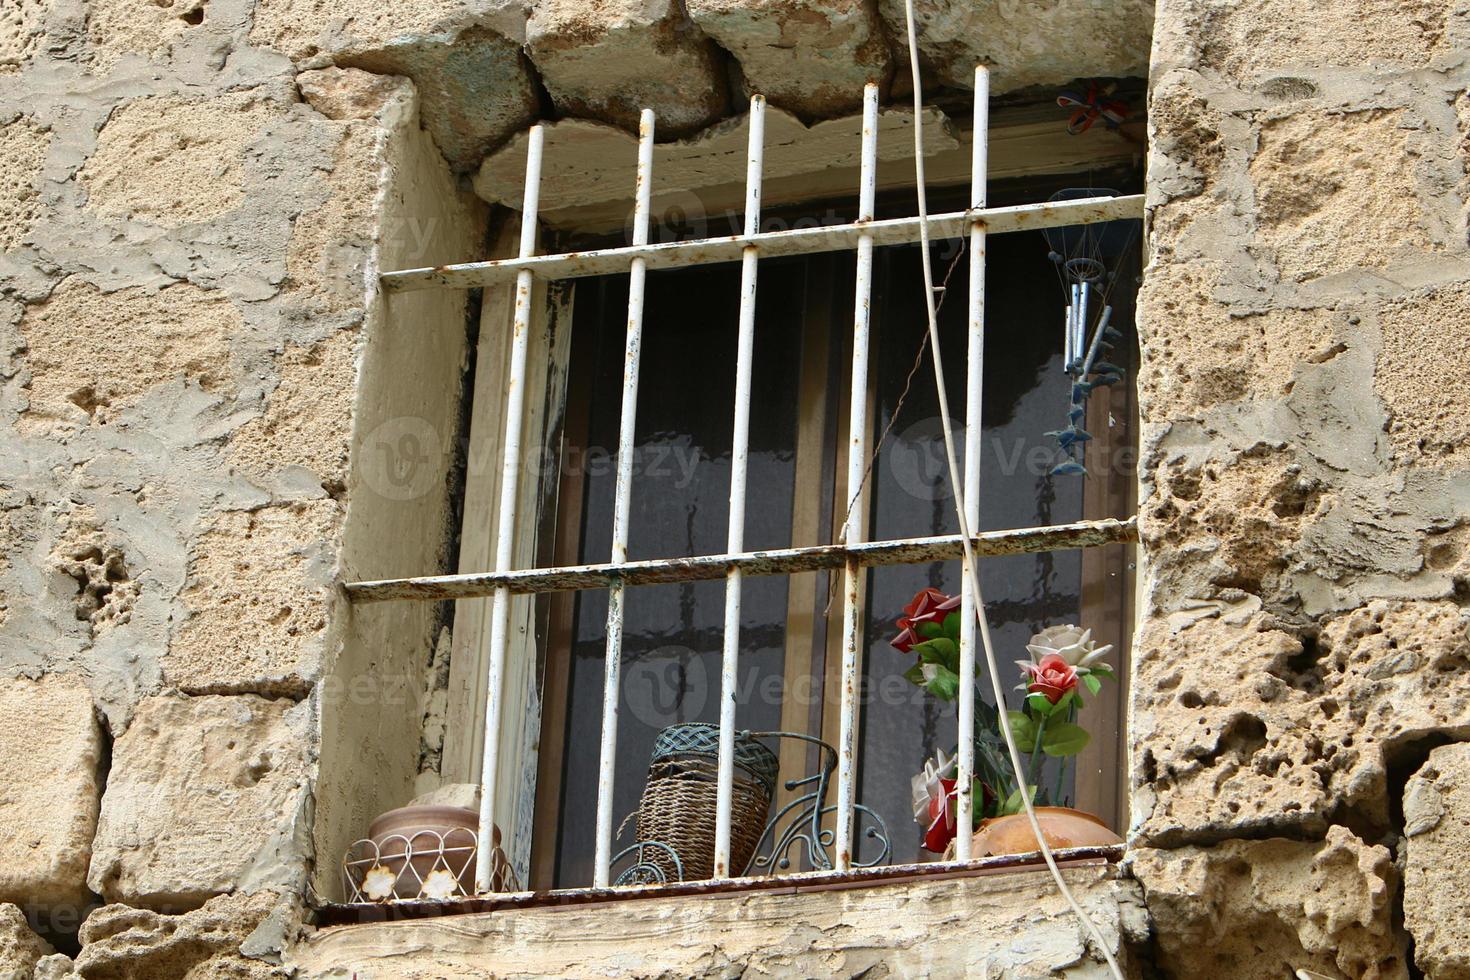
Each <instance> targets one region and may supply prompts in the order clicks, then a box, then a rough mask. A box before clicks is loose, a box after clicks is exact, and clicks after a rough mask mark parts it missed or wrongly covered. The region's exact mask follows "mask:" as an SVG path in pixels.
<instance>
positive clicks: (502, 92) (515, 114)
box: [339, 25, 541, 171]
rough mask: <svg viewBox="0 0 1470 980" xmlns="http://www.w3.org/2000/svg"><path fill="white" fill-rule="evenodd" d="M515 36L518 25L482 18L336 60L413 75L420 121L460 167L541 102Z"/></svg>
mask: <svg viewBox="0 0 1470 980" xmlns="http://www.w3.org/2000/svg"><path fill="white" fill-rule="evenodd" d="M517 26H518V27H519V25H517ZM518 37H520V32H519V31H518V32H517V33H516V34H514V35H512V36H509V37H508V36H506V35H505V34H502V33H500V32H498V31H497V30H495V29H494V28H492V27H490V26H488V25H475V26H471V27H467V28H465V29H464V30H462V31H460V32H459V33H457V34H453V35H449V36H442V37H440V36H436V37H433V38H430V39H427V40H424V39H405V40H400V41H397V42H395V43H392V44H389V45H386V46H384V47H382V48H377V49H372V50H363V51H359V52H355V53H347V54H343V55H341V56H340V57H339V61H341V62H342V63H343V64H348V65H355V66H357V67H359V68H366V69H367V70H369V71H373V72H378V73H381V74H395V75H407V76H408V77H410V78H412V79H413V80H414V83H415V84H416V85H417V86H418V91H419V111H420V112H421V113H422V114H423V119H424V127H425V128H426V129H428V131H429V133H430V134H431V135H432V136H433V137H434V142H435V143H437V144H438V145H439V150H440V152H442V153H443V154H444V156H445V158H446V159H447V160H448V161H449V162H450V165H451V166H453V167H454V169H456V170H459V171H466V170H472V169H474V168H475V167H477V166H479V164H480V160H481V159H483V158H484V156H485V154H486V153H487V152H489V151H490V150H492V149H494V148H495V147H496V146H497V145H499V144H500V143H503V142H504V141H505V140H507V139H509V138H510V137H511V136H512V135H514V134H515V133H517V132H519V131H520V130H522V129H524V128H526V127H527V126H529V125H530V124H531V123H532V122H534V121H535V119H536V116H537V114H538V113H539V111H540V109H541V100H540V96H539V94H538V93H537V90H536V81H535V78H534V75H533V73H532V71H531V65H530V62H529V61H528V60H527V59H526V56H525V55H524V54H523V53H522V52H521V44H522V42H521V41H520V40H518V39H517V38H518Z"/></svg>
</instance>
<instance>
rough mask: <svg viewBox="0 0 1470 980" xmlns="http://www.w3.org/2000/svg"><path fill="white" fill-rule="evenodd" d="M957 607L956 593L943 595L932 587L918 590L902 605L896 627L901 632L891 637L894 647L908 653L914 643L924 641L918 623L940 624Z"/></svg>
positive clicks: (958, 604)
mask: <svg viewBox="0 0 1470 980" xmlns="http://www.w3.org/2000/svg"><path fill="white" fill-rule="evenodd" d="M959 607H960V597H959V596H957V595H945V594H944V593H943V592H940V591H939V590H938V589H933V588H930V589H922V590H920V591H919V593H918V595H916V596H914V598H913V600H912V601H911V602H909V604H908V605H907V606H904V607H903V615H902V616H900V617H899V619H898V628H899V630H900V631H901V632H900V633H899V634H898V636H896V637H894V638H893V647H894V649H897V650H901V651H902V652H904V653H908V652H909V651H910V650H912V649H913V647H914V644H915V643H922V642H924V641H923V640H922V639H921V638H920V636H919V631H918V627H919V624H920V623H941V624H942V623H943V622H944V617H946V616H948V615H949V614H950V612H951V611H953V610H955V609H958V608H959Z"/></svg>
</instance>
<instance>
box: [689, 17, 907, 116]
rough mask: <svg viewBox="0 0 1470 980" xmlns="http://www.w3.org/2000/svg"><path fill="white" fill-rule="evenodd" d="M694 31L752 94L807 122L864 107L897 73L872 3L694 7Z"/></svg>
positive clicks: (880, 22)
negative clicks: (732, 65)
mask: <svg viewBox="0 0 1470 980" xmlns="http://www.w3.org/2000/svg"><path fill="white" fill-rule="evenodd" d="M685 6H686V7H687V8H688V10H689V16H690V17H691V18H692V19H693V20H694V23H695V24H696V25H697V26H698V27H699V28H700V30H702V31H704V33H706V34H708V35H709V36H710V37H712V38H714V39H715V40H716V41H717V42H719V44H720V45H721V46H722V47H723V48H724V49H725V50H726V51H729V52H730V53H731V54H732V55H734V56H735V59H736V60H737V61H739V62H740V68H741V71H743V72H744V74H745V81H746V85H747V87H748V88H749V89H750V91H751V92H758V93H760V94H761V95H764V96H765V97H766V99H767V100H768V101H770V103H771V104H772V105H778V106H780V107H781V108H783V109H787V110H790V111H791V112H794V113H796V114H797V115H799V116H803V117H805V118H808V119H812V118H823V117H829V116H837V115H842V114H844V113H849V112H853V111H856V110H858V109H860V108H861V107H862V104H863V85H864V84H865V83H867V82H870V81H872V82H879V83H883V82H885V81H886V80H887V78H888V76H889V74H890V73H891V71H892V67H891V58H890V56H889V51H888V41H887V39H886V38H885V37H884V35H883V25H882V21H881V20H880V19H879V17H878V10H877V5H876V4H875V3H873V2H872V0H817V2H810V3H801V4H792V3H788V2H785V0H755V2H750V0H688V2H687V3H686V4H685Z"/></svg>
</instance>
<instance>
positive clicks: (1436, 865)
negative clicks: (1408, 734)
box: [1404, 742, 1470, 980]
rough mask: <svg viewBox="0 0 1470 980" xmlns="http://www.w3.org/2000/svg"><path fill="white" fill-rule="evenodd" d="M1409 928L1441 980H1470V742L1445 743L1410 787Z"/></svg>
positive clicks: (1417, 957)
mask: <svg viewBox="0 0 1470 980" xmlns="http://www.w3.org/2000/svg"><path fill="white" fill-rule="evenodd" d="M1404 837H1405V843H1404V855H1405V857H1404V925H1405V926H1406V927H1407V928H1408V930H1409V933H1410V934H1411V935H1412V936H1413V937H1414V962H1415V963H1416V964H1418V966H1419V969H1420V970H1422V971H1424V975H1425V976H1428V977H1433V978H1434V980H1470V915H1467V914H1466V902H1467V897H1466V895H1467V891H1470V875H1467V872H1466V864H1465V855H1466V853H1467V852H1470V743H1463V742H1462V743H1459V744H1456V745H1443V746H1440V747H1439V748H1437V749H1434V750H1433V751H1432V752H1430V753H1429V760H1428V761H1427V762H1425V763H1424V766H1423V768H1421V769H1420V770H1419V771H1418V772H1417V773H1415V774H1414V775H1413V776H1412V777H1410V779H1409V782H1408V785H1407V786H1406V787H1405V788H1404Z"/></svg>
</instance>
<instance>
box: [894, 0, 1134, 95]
mask: <svg viewBox="0 0 1470 980" xmlns="http://www.w3.org/2000/svg"><path fill="white" fill-rule="evenodd" d="M878 9H879V10H880V11H881V12H882V14H883V20H884V21H886V22H887V24H888V32H889V34H890V35H891V36H892V38H893V40H894V48H895V50H897V51H899V52H902V53H903V54H904V57H902V58H900V65H902V66H906V65H907V63H908V62H907V51H908V48H907V46H906V45H907V41H906V40H905V38H906V32H905V17H904V4H903V0H878ZM1153 19H1154V4H1153V2H1152V0H1116V2H1113V3H1109V4H1108V5H1107V6H1106V7H1099V6H1098V5H1097V4H1095V3H1092V2H1090V0H1018V2H1012V3H992V2H989V0H915V3H914V21H915V34H916V36H917V39H918V44H919V58H920V64H921V66H922V67H923V68H924V69H925V71H926V72H932V73H933V74H934V75H935V76H937V78H938V79H939V80H940V81H942V82H944V83H946V84H949V85H954V86H958V87H960V88H966V89H968V88H970V87H971V86H973V85H974V83H975V66H976V65H977V64H980V63H981V62H984V63H985V64H988V65H990V85H991V91H993V92H1006V91H1011V90H1014V89H1019V88H1026V87H1028V86H1031V85H1064V84H1066V83H1068V82H1071V81H1072V80H1073V79H1074V78H1079V77H1081V78H1089V77H1094V76H1098V77H1126V76H1135V77H1141V76H1146V75H1148V64H1149V59H1148V55H1149V42H1150V38H1151V36H1152V35H1151V28H1152V26H1153ZM1059 38H1065V39H1066V40H1065V42H1064V43H1058V39H1059ZM904 70H905V71H906V70H907V69H906V67H905V68H904Z"/></svg>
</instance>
